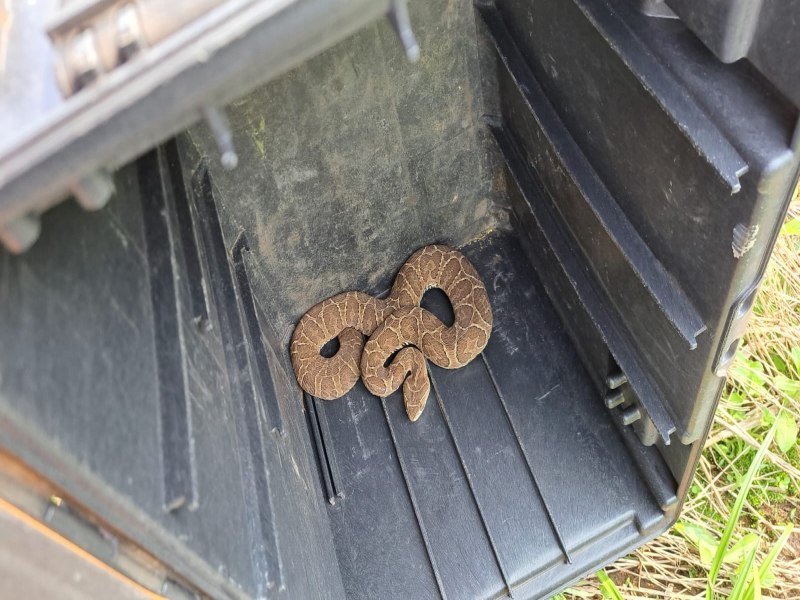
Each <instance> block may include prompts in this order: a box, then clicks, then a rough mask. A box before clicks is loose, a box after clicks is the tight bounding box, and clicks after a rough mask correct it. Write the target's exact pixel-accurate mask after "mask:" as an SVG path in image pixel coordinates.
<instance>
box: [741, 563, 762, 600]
mask: <svg viewBox="0 0 800 600" xmlns="http://www.w3.org/2000/svg"><path fill="white" fill-rule="evenodd" d="M751 587H752V589H753V600H761V575H760V574H759V569H756V568H755V565H753V579H752V580H751V581H750V585H749V586H748V587H747V589H748V590H750V588H751ZM745 598H747V594H745Z"/></svg>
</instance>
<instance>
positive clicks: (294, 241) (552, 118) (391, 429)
mask: <svg viewBox="0 0 800 600" xmlns="http://www.w3.org/2000/svg"><path fill="white" fill-rule="evenodd" d="M317 4H322V5H327V10H329V11H332V12H331V13H330V14H340V13H337V12H336V11H337V10H344V9H339V8H337V6H338V5H346V4H348V3H347V2H345V1H341V2H321V1H320V2H316V3H315V2H312V1H310V0H309V1H305V2H296V3H294V4H292V5H290V6H288V7H287V8H286V9H285V10H286V11H301V12H299V13H297V12H295V13H293V14H294V15H295V16H294V17H292V18H293V19H295V21H291V20H288V21H285V22H289V23H295V26H297V27H299V25H297V23H302V19H300V17H298V16H297V15H302V14H304V13H302V10H307V11H311V9H312V7H314V8H315V10H317V11H319V12H320V14H325V13H324V11H323V10H322V9H320V8H319V7H318V6H316V5H317ZM351 4H354V3H351ZM640 4H641V5H642V6H644V5H645V4H647V5H648V6H649V7H651V8H652V6H651V5H652V4H660V3H652V2H651V3H640ZM667 4H668V5H669V6H672V4H675V5H676V6H675V7H674V8H675V10H676V11H677V12H679V13H680V10H679V8H680V7H679V6H678V5H680V6H683V5H685V4H686V3H682V2H674V3H673V2H667ZM698 4H700V3H698ZM776 4H777V3H776ZM786 4H787V10H791V8H789V7H788V5H789V4H792V3H786ZM638 8H641V6H640V7H638ZM661 8H664V7H661ZM687 10H688V9H687ZM410 11H411V17H412V20H413V23H414V26H415V27H414V32H415V34H416V37H417V40H418V41H419V46H420V48H421V50H422V56H421V60H420V62H419V63H418V64H416V65H411V64H407V63H406V62H404V56H403V48H402V47H401V46H400V45H399V44H398V42H397V40H396V38H395V36H394V33H393V32H392V29H391V27H390V25H389V23H388V22H379V23H375V24H372V25H369V26H368V27H366V28H365V29H362V30H361V31H360V32H358V33H357V34H355V35H353V36H351V37H348V38H347V39H346V40H344V41H342V42H340V43H338V44H337V45H335V46H333V47H332V48H331V49H329V50H327V51H326V52H324V53H322V54H319V55H317V56H315V57H314V58H311V59H309V60H307V61H306V62H304V63H303V64H302V65H300V66H297V67H296V68H294V69H293V70H291V71H289V72H287V73H285V74H284V75H282V76H280V77H278V78H277V79H274V80H273V81H271V82H270V83H268V84H266V85H264V86H262V87H260V88H257V89H256V90H255V91H253V92H251V93H250V94H249V95H246V96H244V97H243V98H241V99H239V100H237V101H236V102H234V103H232V104H231V105H229V106H228V108H227V118H228V120H229V121H230V126H231V132H232V139H233V143H234V146H235V148H236V151H237V154H238V167H237V168H236V169H234V170H230V171H229V170H225V169H224V168H223V167H222V165H221V164H220V161H219V158H218V154H217V144H216V141H215V137H214V135H213V133H214V132H213V131H212V128H209V127H208V126H206V125H205V124H203V123H200V124H196V125H194V126H192V127H190V128H189V129H188V130H187V131H185V132H184V133H181V134H180V135H178V136H177V137H174V138H172V139H169V140H168V141H165V142H164V143H162V144H161V145H159V146H158V147H157V148H156V149H153V150H150V151H148V152H147V153H145V154H144V155H143V156H141V157H139V158H138V159H137V160H135V161H134V162H131V163H129V164H127V165H125V166H122V167H121V168H119V169H118V170H117V171H116V172H115V173H114V175H113V184H114V188H115V190H116V191H115V193H114V196H113V197H112V199H111V201H110V202H109V203H108V205H107V206H106V207H105V208H103V209H102V210H99V211H97V212H94V213H85V212H83V211H82V210H81V209H80V208H79V207H78V206H77V205H76V204H74V203H68V204H62V205H60V206H57V207H55V208H53V209H52V210H49V211H48V212H45V213H44V214H43V215H42V235H41V239H39V241H38V242H37V243H36V244H35V245H34V246H33V247H32V248H31V249H30V250H29V251H28V252H26V253H24V254H21V255H19V256H13V255H11V254H9V253H5V254H2V255H0V311H2V315H3V317H2V319H1V320H0V339H2V340H3V343H2V345H0V414H2V418H0V445H1V446H2V448H3V457H4V458H3V460H2V461H0V464H2V465H3V468H2V475H0V495H1V496H2V497H3V498H5V499H6V500H7V501H9V502H10V503H11V504H13V505H15V506H17V507H18V508H21V509H22V510H23V511H25V512H26V513H27V514H29V515H32V516H33V517H34V518H35V519H38V520H41V521H43V522H44V523H45V524H46V525H47V526H48V527H49V528H51V529H52V530H53V531H55V532H58V535H60V536H63V537H64V538H66V539H69V540H72V541H73V542H74V543H76V544H77V545H78V546H81V547H82V548H84V549H85V550H86V551H88V552H89V553H91V554H93V555H94V556H96V557H98V558H100V560H102V561H103V562H105V563H107V564H109V565H111V566H112V567H114V569H115V570H116V571H118V572H120V573H123V574H124V575H125V577H126V578H127V579H128V580H130V581H134V582H136V585H140V586H143V587H144V588H147V589H150V590H152V591H155V592H158V593H160V594H163V595H165V596H168V597H187V596H190V595H191V594H199V595H204V596H210V597H215V598H279V597H286V598H353V599H356V598H364V599H374V598H394V597H396V598H435V597H442V598H450V599H456V598H500V597H514V598H534V597H536V598H539V597H547V596H549V595H551V594H553V593H555V592H556V591H558V590H559V589H561V588H563V587H565V586H566V585H568V584H569V583H570V582H572V581H574V580H576V579H578V578H579V577H581V576H583V575H584V574H586V573H587V572H590V571H592V570H594V569H597V568H598V567H600V566H602V565H603V564H606V563H607V562H609V561H611V560H613V559H615V558H616V557H618V556H621V555H623V554H624V553H626V552H629V551H630V550H631V549H633V548H635V547H637V546H638V545H640V544H642V543H644V542H645V541H647V540H648V539H650V538H652V537H654V536H656V535H658V534H659V533H661V532H663V531H664V530H665V529H667V528H668V527H669V526H670V524H671V523H672V522H674V520H675V519H676V518H677V516H678V514H679V511H680V507H681V503H682V501H683V499H684V497H685V495H686V491H687V489H688V487H689V485H690V482H691V479H692V474H693V471H694V467H695V463H696V460H697V456H698V453H699V452H700V450H701V448H702V445H703V441H704V439H705V436H706V433H707V431H708V427H709V425H710V422H711V419H712V417H713V414H714V408H715V406H716V402H717V399H718V397H719V394H720V391H721V389H722V386H723V383H724V375H725V370H726V367H727V366H728V365H729V364H730V362H731V360H732V359H733V357H734V355H735V352H736V347H737V343H738V340H739V338H740V336H741V334H742V332H743V329H744V326H745V323H746V321H747V316H748V314H749V310H750V307H751V306H752V303H753V300H754V297H755V293H756V290H757V288H758V283H759V280H760V278H761V276H762V274H763V272H764V269H765V267H766V264H767V261H768V259H769V256H770V252H771V249H772V246H773V243H774V240H775V237H776V235H777V232H778V230H779V227H780V224H781V222H782V219H783V216H784V214H785V211H786V207H787V204H788V202H789V199H790V196H791V192H792V190H793V187H794V184H795V182H796V179H797V171H798V152H797V150H798V143H799V142H798V139H799V138H798V134H797V123H798V108H797V105H796V104H795V103H793V102H792V100H791V99H790V97H789V95H784V93H782V92H780V91H778V90H779V89H780V86H779V85H778V84H773V83H771V81H775V79H774V77H773V74H774V71H775V70H776V69H778V67H775V63H774V62H772V63H770V64H771V65H772V67H770V68H771V69H772V71H770V72H769V73H768V74H767V76H766V77H765V76H764V75H762V74H761V73H760V72H759V70H758V69H762V70H765V69H763V68H762V67H761V66H760V63H758V62H757V61H752V62H750V61H746V60H742V61H738V62H735V63H733V64H725V63H723V62H721V61H720V60H719V59H718V58H717V57H716V56H715V55H714V54H713V53H712V52H711V50H709V49H707V48H706V47H705V46H704V45H703V43H702V42H701V41H700V39H699V38H698V37H696V36H695V35H694V34H693V33H692V31H690V30H689V29H687V25H685V24H684V23H683V22H682V21H681V20H678V19H674V18H655V17H650V16H646V15H645V14H643V12H641V11H640V10H638V9H637V6H634V4H633V3H629V2H627V1H623V0H604V1H601V2H595V1H592V2H589V1H584V0H569V1H567V0H537V1H536V2H532V1H529V0H498V1H497V2H495V3H489V2H486V3H484V2H481V3H479V4H478V5H477V6H476V7H473V6H472V5H471V4H470V3H469V2H467V1H460V0H459V1H445V0H431V1H428V2H416V3H415V2H412V3H411V5H410ZM651 12H652V11H651ZM664 12H671V11H668V10H665V11H664ZM309 14H310V13H309ZM287 18H288V17H287ZM686 22H687V23H688V24H689V25H690V26H693V25H692V24H693V21H692V20H691V19H689V18H687V21H686ZM788 58H789V57H788V56H787V57H785V59H787V60H788ZM754 65H755V66H754ZM767 71H768V70H765V72H767ZM776 85H778V87H776ZM81 93H82V92H81ZM785 94H789V92H785ZM167 96H168V94H164V95H163V97H162V102H163V101H165V99H166V98H167ZM75 98H78V96H77V95H76V96H75ZM179 101H180V100H179V99H176V102H179ZM165 110H168V109H165ZM121 125H122V124H120V126H121ZM167 133H168V132H167ZM87 135H89V134H88V133H87ZM130 135H131V136H135V135H136V134H135V133H134V132H131V133H130ZM165 135H166V133H165ZM162 137H163V136H162ZM132 143H133V145H134V146H136V147H138V145H139V143H140V142H136V141H134V142H132ZM59 156H60V155H59ZM64 160H65V161H67V160H70V159H69V158H68V157H67V158H64ZM109 160H110V161H113V159H109ZM0 164H2V162H0ZM64 164H66V163H64ZM31 168H32V169H33V167H31ZM37 168H38V167H37ZM42 168H44V167H42ZM44 172H45V171H42V173H44ZM59 172H61V171H59ZM19 177H20V178H22V177H23V175H20V176H19ZM59 177H60V175H59ZM16 181H17V180H13V181H12V182H11V183H10V184H8V185H9V186H11V187H9V188H7V189H10V190H11V192H10V193H16V191H15V190H19V189H23V188H22V187H18V188H13V186H14V185H17V183H15V182H16ZM19 181H22V179H19ZM31 181H33V180H31ZM19 185H23V184H21V183H20V184H19ZM25 185H27V184H25ZM31 185H32V184H31ZM23 187H24V186H23ZM12 188H13V189H12ZM0 193H2V192H0ZM434 241H437V242H445V243H448V244H451V245H454V246H457V247H459V248H461V249H462V251H463V252H464V253H465V254H466V255H467V256H468V257H469V258H470V259H471V260H472V262H473V263H474V265H475V266H476V268H477V270H478V272H479V273H480V275H481V277H482V278H483V280H484V282H485V284H486V286H487V289H488V291H489V295H490V300H491V303H492V307H493V310H494V319H495V324H494V331H493V333H492V337H491V339H490V342H489V345H488V347H487V348H486V350H485V351H484V352H483V354H482V355H481V356H479V357H478V358H477V359H476V360H474V361H473V362H472V363H470V364H469V365H468V366H467V367H465V368H462V369H459V370H454V371H446V370H442V369H439V368H437V367H433V366H432V367H431V368H430V375H431V379H432V382H433V390H432V394H431V398H430V400H429V403H428V406H427V408H426V409H425V411H424V413H423V415H422V417H421V418H420V420H419V421H418V422H416V423H411V422H409V421H408V419H407V418H406V416H405V412H404V409H403V406H402V402H401V400H400V398H399V395H398V394H395V395H394V396H391V397H389V398H385V399H379V398H375V397H373V396H371V395H369V394H368V393H367V392H366V390H365V389H364V388H363V386H362V385H361V384H360V383H359V384H358V385H357V387H356V388H355V389H354V390H353V391H352V392H351V393H349V394H348V395H347V396H346V397H344V398H342V399H339V400H336V401H321V400H318V399H316V398H313V397H310V396H308V395H306V394H303V393H302V392H301V390H300V389H299V388H298V386H297V384H296V382H295V380H294V377H293V373H292V370H291V365H290V363H289V360H288V340H289V336H290V335H291V332H292V329H293V326H294V324H295V322H296V321H297V319H298V318H299V317H300V316H301V315H302V314H303V313H304V312H305V311H306V310H307V309H308V308H309V307H310V306H312V305H313V304H315V303H316V302H318V301H319V300H321V299H322V298H325V297H327V296H330V295H332V294H334V293H337V292H339V291H343V290H348V289H361V290H365V291H369V292H371V293H374V294H380V293H382V292H385V291H386V290H387V289H388V287H389V285H390V283H391V281H392V279H393V277H394V274H395V272H396V270H397V268H398V267H399V266H400V265H401V264H402V263H403V262H404V261H405V259H406V258H407V257H408V256H409V255H410V254H411V252H413V251H414V250H415V249H416V248H418V247H420V246H423V245H425V244H427V243H431V242H434ZM424 306H426V307H427V308H429V309H430V310H432V311H434V312H435V313H437V314H439V315H442V316H443V318H447V313H448V311H449V310H450V308H449V305H448V303H447V301H446V300H445V299H444V298H443V297H442V295H437V294H436V293H433V292H431V293H429V295H428V296H426V299H425V302H424ZM54 576H55V575H52V576H47V575H43V578H44V579H45V580H46V579H47V577H54ZM70 585H72V584H70ZM132 585H133V584H132Z"/></svg>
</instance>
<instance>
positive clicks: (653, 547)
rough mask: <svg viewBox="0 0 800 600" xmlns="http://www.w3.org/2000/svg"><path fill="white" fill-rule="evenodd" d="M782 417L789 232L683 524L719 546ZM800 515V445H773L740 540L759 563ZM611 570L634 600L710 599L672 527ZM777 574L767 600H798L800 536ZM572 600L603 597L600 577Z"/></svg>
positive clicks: (799, 315)
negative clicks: (750, 471) (753, 538)
mask: <svg viewBox="0 0 800 600" xmlns="http://www.w3.org/2000/svg"><path fill="white" fill-rule="evenodd" d="M799 189H800V188H799ZM793 220H794V221H795V222H792V221H793ZM798 225H800V198H797V197H796V198H795V202H794V203H793V205H792V207H791V209H790V212H789V216H788V218H787V226H786V227H785V228H784V229H785V230H788V229H791V228H794V229H800V228H798V227H797V226H798ZM779 410H784V411H787V412H788V413H789V414H790V415H791V417H792V418H793V419H794V422H795V423H800V235H796V234H792V233H790V232H789V231H785V233H784V234H783V235H781V237H780V239H779V241H778V244H777V247H776V249H775V253H774V256H773V260H772V262H771V264H770V267H769V269H768V272H767V276H766V278H765V281H764V284H763V286H762V289H761V291H760V294H759V298H758V300H757V302H756V305H755V309H754V314H753V316H752V318H751V321H750V325H749V328H748V332H747V334H746V336H745V341H744V343H743V345H742V348H741V351H740V353H739V356H738V357H737V360H736V363H735V365H734V367H733V368H732V369H731V372H730V374H729V384H728V386H727V390H726V392H725V394H724V395H723V399H722V401H721V403H720V407H719V409H718V411H717V415H716V420H715V423H714V426H713V429H712V431H711V434H710V436H709V438H708V441H707V444H706V448H705V451H704V454H703V457H702V459H701V461H700V465H699V468H698V471H697V475H696V479H695V483H694V485H693V486H692V490H691V492H690V497H689V499H688V500H687V503H686V506H685V508H684V511H683V513H682V515H681V521H682V522H684V523H688V524H690V525H691V524H693V525H696V526H699V527H701V528H702V529H703V530H705V531H707V532H710V533H711V534H712V535H713V536H714V538H716V539H718V538H719V536H720V534H721V532H722V529H723V527H724V525H725V521H726V519H727V516H728V514H729V513H730V508H731V506H732V504H733V502H734V499H735V497H736V494H737V492H738V489H739V481H740V478H741V477H742V475H743V474H744V472H745V471H746V470H747V468H748V466H749V464H750V462H751V461H752V459H753V457H754V455H755V452H756V449H757V448H758V447H759V444H760V441H761V440H762V439H763V437H764V435H765V434H766V431H767V430H768V429H769V421H770V418H771V416H772V415H776V414H778V411H779ZM767 412H769V413H770V414H766V413H767ZM798 509H800V452H798V448H797V446H796V445H795V446H794V447H793V448H792V449H790V450H789V451H787V452H782V451H781V449H779V448H778V446H777V444H775V443H773V444H772V446H771V447H770V449H769V452H768V454H767V459H766V461H765V463H764V466H762V468H761V470H760V472H759V475H758V477H757V479H756V481H755V483H754V485H753V488H752V490H751V492H750V494H749V495H748V499H747V502H746V504H745V508H744V512H743V515H742V518H741V519H740V520H739V523H738V525H737V529H736V531H735V533H734V536H733V541H734V542H735V541H737V540H739V539H741V538H742V537H743V536H745V535H746V534H748V533H753V534H755V535H757V536H758V538H759V551H758V555H757V557H758V558H757V560H758V561H759V563H760V561H761V560H763V558H764V556H765V555H766V553H767V552H768V551H769V549H770V547H771V546H772V544H773V543H774V541H775V540H776V539H777V538H778V536H779V535H780V533H781V531H782V527H783V526H784V525H786V524H787V523H789V522H793V523H795V524H796V525H797V524H798V523H799V522H800V510H798ZM798 529H800V528H798ZM735 566H736V563H734V564H726V565H724V566H723V570H722V572H721V573H720V577H719V579H718V584H717V586H716V589H715V591H716V592H717V596H718V597H719V598H725V597H727V596H728V593H729V592H730V590H731V579H732V577H733V576H734V569H735ZM606 572H607V573H608V574H609V576H610V577H611V578H612V580H613V581H614V582H615V583H616V584H617V586H618V588H619V591H620V594H621V595H622V596H623V597H624V598H626V599H627V598H647V599H654V598H704V597H705V587H706V582H707V573H708V565H707V564H704V563H703V562H702V561H701V558H700V554H699V552H698V549H697V547H696V546H695V545H694V544H693V543H692V542H690V541H688V540H687V539H685V538H684V537H683V536H682V535H681V534H680V533H678V532H677V531H676V530H674V529H673V530H672V531H670V532H669V533H666V534H664V535H662V536H661V537H659V538H657V539H656V540H654V541H653V542H651V543H650V544H648V545H647V546H644V547H642V548H640V549H639V550H638V551H637V552H635V553H634V554H632V555H630V556H628V557H626V558H623V559H621V560H619V561H617V562H616V563H615V564H614V565H612V566H610V567H608V568H607V569H606ZM772 572H773V575H774V582H773V583H772V585H771V586H770V587H769V588H765V589H763V590H762V594H763V597H764V598H800V531H798V530H795V531H794V532H793V533H792V535H791V536H790V538H789V541H788V543H787V544H786V547H785V548H784V549H783V551H782V552H781V553H780V555H779V556H778V559H777V561H776V563H775V565H774V568H773V569H772ZM564 597H566V598H602V595H601V593H600V591H599V584H598V582H597V579H596V578H595V577H592V578H591V579H589V580H587V581H586V582H584V583H582V584H580V585H578V586H575V587H573V588H571V589H570V590H568V592H567V593H565V594H564Z"/></svg>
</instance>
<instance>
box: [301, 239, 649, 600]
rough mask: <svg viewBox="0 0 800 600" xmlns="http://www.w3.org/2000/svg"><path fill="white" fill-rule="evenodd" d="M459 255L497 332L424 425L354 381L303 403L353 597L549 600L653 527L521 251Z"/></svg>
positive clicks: (434, 396)
mask: <svg viewBox="0 0 800 600" xmlns="http://www.w3.org/2000/svg"><path fill="white" fill-rule="evenodd" d="M466 253H467V254H468V256H469V257H470V258H471V260H473V262H474V264H475V265H476V267H477V268H478V271H479V272H480V273H481V275H482V277H483V279H484V282H485V283H486V285H487V288H488V290H489V293H490V298H491V301H492V306H493V309H494V318H495V325H494V331H493V334H492V337H491V340H490V342H489V345H488V347H487V348H486V350H485V351H484V353H483V354H482V355H481V356H480V357H478V358H477V359H476V360H474V361H473V362H472V363H471V364H469V365H468V366H467V367H465V368H463V369H460V370H455V371H448V370H444V369H439V368H437V367H432V368H431V375H432V381H433V391H432V393H431V397H430V399H429V401H428V405H427V407H426V409H425V412H424V413H423V415H422V417H421V418H420V419H419V421H418V422H416V423H411V422H409V421H408V419H407V417H406V415H405V411H404V409H403V405H402V401H401V398H400V396H399V394H397V393H396V394H394V395H393V396H391V397H389V398H386V399H384V400H379V399H377V398H375V397H373V396H371V395H369V394H368V393H367V392H366V391H365V389H364V388H363V386H361V384H359V385H358V386H357V387H356V388H355V389H354V390H353V391H352V392H351V393H350V394H349V395H348V396H347V397H345V398H344V399H342V400H339V401H335V402H325V401H320V400H316V399H313V398H310V397H307V398H306V404H307V410H308V416H309V422H310V424H311V425H312V431H313V432H314V435H315V437H316V439H315V445H316V451H317V455H318V456H317V458H318V459H319V461H320V464H321V465H322V466H323V468H322V470H321V472H322V484H323V489H324V490H325V492H326V495H327V496H329V497H330V499H331V503H330V506H329V515H330V519H331V526H332V528H333V532H334V538H335V545H336V552H337V555H338V559H339V561H340V564H341V568H342V574H343V579H344V583H345V587H346V590H347V592H348V595H349V596H350V597H352V598H369V599H374V598H391V597H397V598H436V597H446V598H476V597H479V598H494V597H504V596H507V595H513V596H514V597H515V598H517V597H527V596H531V595H533V591H534V590H535V592H536V593H535V595H536V596H545V595H547V593H548V590H550V589H552V588H553V587H554V586H557V585H558V584H561V583H563V582H564V581H565V580H567V579H569V578H570V577H571V576H578V575H579V574H580V571H581V570H582V569H585V568H586V564H587V563H588V562H589V561H591V562H595V563H596V562H597V561H598V560H600V558H599V557H600V556H604V557H607V558H611V557H613V556H614V555H615V554H618V553H620V552H622V551H624V549H625V547H626V546H627V545H628V544H630V543H631V542H633V541H634V540H635V539H636V537H637V535H638V533H639V532H640V531H641V530H642V529H645V528H647V529H649V528H651V527H652V526H653V525H654V524H656V523H657V522H658V521H659V520H661V519H662V513H661V511H660V509H659V508H658V506H657V505H656V503H655V501H654V500H653V499H652V497H651V495H650V493H649V492H648V490H647V488H646V487H645V485H644V484H643V482H642V481H641V479H640V475H639V473H638V472H637V470H636V467H635V466H634V464H633V463H632V461H631V460H630V458H629V456H628V454H627V451H626V448H625V446H624V444H623V442H622V439H621V438H620V435H619V433H618V431H617V430H616V429H615V427H614V425H613V423H612V422H611V420H610V419H609V416H608V414H607V412H606V409H605V408H604V407H603V404H602V402H601V399H600V397H599V395H598V394H597V392H596V391H595V389H594V388H593V387H592V385H591V384H590V381H589V379H588V378H587V376H586V374H585V373H584V372H583V371H582V370H580V368H579V367H578V368H576V365H578V364H579V361H578V358H577V356H576V355H575V354H574V351H573V349H572V347H571V345H570V342H569V339H568V338H567V337H566V334H565V333H564V331H563V326H562V324H561V323H560V321H559V320H558V317H557V316H556V314H555V312H554V311H553V309H552V307H551V305H550V303H549V300H548V299H547V297H546V295H545V293H544V290H543V289H542V288H541V286H540V284H539V283H538V280H537V278H536V275H535V273H534V272H533V270H532V269H531V267H530V266H529V264H528V262H527V260H526V258H525V256H524V254H523V251H522V249H521V247H520V246H519V244H518V242H517V241H516V239H515V238H514V237H513V236H512V235H511V234H507V233H501V234H494V235H492V236H490V237H489V238H486V239H484V240H482V241H480V242H477V243H475V244H473V245H472V246H470V247H468V248H467V249H466ZM439 302H441V300H439ZM576 481H577V482H580V483H579V484H578V485H576ZM578 490H580V492H579V493H577V492H578ZM573 573H574V575H572V574H573Z"/></svg>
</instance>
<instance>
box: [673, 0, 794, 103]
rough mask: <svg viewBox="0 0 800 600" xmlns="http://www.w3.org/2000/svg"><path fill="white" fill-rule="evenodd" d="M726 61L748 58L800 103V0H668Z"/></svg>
mask: <svg viewBox="0 0 800 600" xmlns="http://www.w3.org/2000/svg"><path fill="white" fill-rule="evenodd" d="M666 3H667V4H668V5H669V6H670V8H671V9H672V10H673V11H675V13H676V14H677V15H678V16H679V17H680V18H681V19H682V20H683V21H684V22H685V23H686V24H687V25H688V26H689V27H690V28H691V29H692V31H694V33H695V34H697V36H698V37H699V38H700V39H701V40H703V42H704V43H705V44H706V45H707V46H708V47H709V48H711V50H713V52H714V54H716V55H717V57H719V59H720V60H722V61H724V62H735V61H737V60H740V59H742V58H746V59H747V60H749V61H750V62H751V63H752V64H753V65H755V67H756V68H757V69H758V70H759V71H761V72H762V73H763V74H764V75H766V76H767V78H768V79H769V80H770V81H772V82H773V83H774V84H775V86H776V87H777V88H778V89H779V90H781V92H783V93H784V94H786V96H787V98H789V99H790V100H791V101H792V102H794V104H795V106H800V65H798V64H797V61H796V60H794V57H795V56H796V53H797V45H798V44H800V32H798V28H797V16H798V14H800V2H798V1H797V0H782V1H780V2H775V1H772V2H753V1H751V0H733V1H720V0H666Z"/></svg>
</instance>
